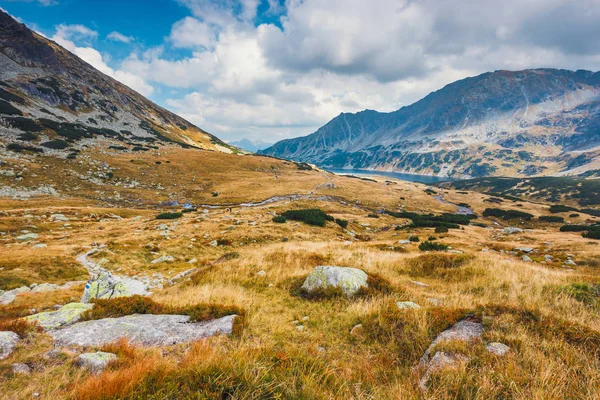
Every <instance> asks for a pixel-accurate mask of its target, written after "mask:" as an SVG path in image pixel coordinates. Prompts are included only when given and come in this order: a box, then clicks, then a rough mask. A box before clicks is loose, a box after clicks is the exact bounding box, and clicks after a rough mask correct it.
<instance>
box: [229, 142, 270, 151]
mask: <svg viewBox="0 0 600 400" xmlns="http://www.w3.org/2000/svg"><path fill="white" fill-rule="evenodd" d="M229 144H230V145H232V146H235V147H238V148H240V149H242V150H246V151H250V152H252V153H257V152H258V151H260V150H264V149H266V148H268V147H271V146H273V143H268V142H263V141H262V140H251V139H240V140H236V141H233V142H229Z"/></svg>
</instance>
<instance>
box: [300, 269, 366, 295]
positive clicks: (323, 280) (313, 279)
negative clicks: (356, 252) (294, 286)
mask: <svg viewBox="0 0 600 400" xmlns="http://www.w3.org/2000/svg"><path fill="white" fill-rule="evenodd" d="M367 279H368V276H367V274H366V273H365V272H364V271H361V270H360V269H357V268H347V267H334V266H318V267H315V269H314V270H313V271H312V272H311V273H310V274H309V275H308V277H307V278H306V280H305V281H304V284H303V285H302V289H304V290H306V291H308V292H313V291H315V290H318V289H327V288H331V287H334V288H340V289H342V291H343V292H344V294H345V295H346V296H352V295H354V294H356V292H358V291H359V289H360V288H366V287H368V283H367Z"/></svg>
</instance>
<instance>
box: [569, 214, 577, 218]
mask: <svg viewBox="0 0 600 400" xmlns="http://www.w3.org/2000/svg"><path fill="white" fill-rule="evenodd" d="M577 217H579V214H569V218H577Z"/></svg>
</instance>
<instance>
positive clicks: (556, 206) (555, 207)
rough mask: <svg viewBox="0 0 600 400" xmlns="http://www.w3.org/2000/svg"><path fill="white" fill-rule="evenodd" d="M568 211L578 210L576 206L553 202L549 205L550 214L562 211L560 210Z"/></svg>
mask: <svg viewBox="0 0 600 400" xmlns="http://www.w3.org/2000/svg"><path fill="white" fill-rule="evenodd" d="M569 211H578V210H577V209H576V208H573V207H569V206H565V205H562V204H553V205H551V206H550V212H551V213H552V214H557V213H562V212H569Z"/></svg>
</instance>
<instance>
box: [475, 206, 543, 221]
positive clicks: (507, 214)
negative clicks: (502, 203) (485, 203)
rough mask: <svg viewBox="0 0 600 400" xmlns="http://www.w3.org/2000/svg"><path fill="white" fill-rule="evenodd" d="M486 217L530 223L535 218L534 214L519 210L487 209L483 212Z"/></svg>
mask: <svg viewBox="0 0 600 400" xmlns="http://www.w3.org/2000/svg"><path fill="white" fill-rule="evenodd" d="M483 216H484V217H496V218H502V219H503V220H507V221H508V220H511V219H521V220H524V221H530V220H531V219H532V218H533V215H532V214H529V213H526V212H523V211H518V210H503V209H501V208H486V209H485V210H484V211H483Z"/></svg>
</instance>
